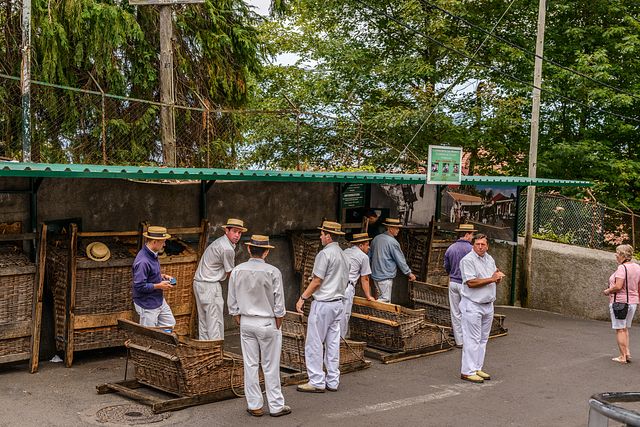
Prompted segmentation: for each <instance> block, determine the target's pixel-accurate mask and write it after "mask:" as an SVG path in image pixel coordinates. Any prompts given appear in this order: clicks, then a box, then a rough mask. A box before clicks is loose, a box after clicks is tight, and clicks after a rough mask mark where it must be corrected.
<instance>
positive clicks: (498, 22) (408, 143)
mask: <svg viewBox="0 0 640 427" xmlns="http://www.w3.org/2000/svg"><path fill="white" fill-rule="evenodd" d="M514 2H515V0H511V3H509V6H507V8H506V9H505V10H504V12H503V13H502V15H500V18H498V20H497V21H496V23H495V24H494V25H493V28H492V29H491V32H493V31H495V30H496V28H498V25H499V24H500V22H501V21H502V18H504V16H505V15H506V14H507V12H508V11H509V9H511V6H513V3H514ZM489 36H490V34H487V36H486V37H485V38H484V40H482V43H480V44H479V45H478V47H477V48H476V50H475V52H473V55H472V56H473V57H474V58H475V56H476V55H477V54H478V52H480V49H482V46H484V44H485V42H486V41H487V40H489ZM470 64H471V62H470V61H469V62H467V65H465V66H464V69H463V70H462V72H460V74H459V75H458V77H457V78H456V79H455V80H454V81H453V83H451V84H450V85H449V86H448V87H447V89H446V90H445V91H444V92H443V93H442V95H440V98H438V102H436V105H434V106H433V108H432V109H431V112H429V115H428V116H427V117H426V118H425V119H424V121H423V122H422V124H421V125H420V127H419V128H418V130H417V131H416V133H414V134H413V137H412V138H411V140H409V142H407V144H406V145H405V146H404V148H403V149H402V152H401V153H400V154H399V155H398V157H397V158H396V160H394V162H393V163H391V166H390V167H393V166H395V164H396V163H397V162H398V160H400V157H402V155H403V154H404V153H405V152H406V150H407V149H408V148H409V146H410V145H411V143H412V142H413V140H414V139H416V137H417V136H418V134H419V133H420V131H421V130H422V128H423V127H424V125H425V124H426V123H427V121H429V119H430V118H431V116H432V115H433V113H435V111H436V108H438V105H440V102H442V100H443V99H444V97H445V96H447V94H448V93H449V92H450V91H451V89H453V87H454V86H455V85H457V84H458V83H459V82H460V80H461V79H462V77H463V76H464V73H466V72H467V70H468V69H469V65H470Z"/></svg>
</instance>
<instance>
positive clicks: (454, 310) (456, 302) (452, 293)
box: [449, 282, 462, 345]
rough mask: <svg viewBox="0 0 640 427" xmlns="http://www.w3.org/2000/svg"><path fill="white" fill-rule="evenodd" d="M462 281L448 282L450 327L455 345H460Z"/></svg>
mask: <svg viewBox="0 0 640 427" xmlns="http://www.w3.org/2000/svg"><path fill="white" fill-rule="evenodd" d="M460 298H462V283H458V282H449V308H451V328H452V329H453V338H454V339H455V340H456V345H462V313H460Z"/></svg>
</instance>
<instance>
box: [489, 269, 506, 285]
mask: <svg viewBox="0 0 640 427" xmlns="http://www.w3.org/2000/svg"><path fill="white" fill-rule="evenodd" d="M504 276H505V274H504V273H503V272H502V271H500V270H496V271H494V273H493V276H491V278H492V279H493V281H494V282H496V283H500V281H501V280H502V278H503V277H504Z"/></svg>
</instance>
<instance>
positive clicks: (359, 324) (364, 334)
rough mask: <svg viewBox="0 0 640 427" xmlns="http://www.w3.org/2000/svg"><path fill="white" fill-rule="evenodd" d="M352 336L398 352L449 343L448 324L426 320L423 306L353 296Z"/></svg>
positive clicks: (438, 346) (430, 348) (435, 348)
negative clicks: (414, 307) (410, 305)
mask: <svg viewBox="0 0 640 427" xmlns="http://www.w3.org/2000/svg"><path fill="white" fill-rule="evenodd" d="M351 310H352V312H351V320H350V323H351V336H352V338H354V339H357V340H360V341H365V342H366V343H367V345H369V346H371V347H375V348H379V349H381V350H386V351H392V352H398V351H410V350H417V349H425V350H426V349H429V350H437V349H446V348H449V347H451V343H450V342H449V341H448V339H447V337H448V335H449V332H450V330H451V328H449V327H446V326H442V325H437V324H434V323H430V322H427V320H426V319H425V313H424V310H412V309H409V308H406V307H402V306H399V305H395V304H386V303H381V302H377V301H367V300H366V299H365V298H360V297H354V300H353V307H352V309H351Z"/></svg>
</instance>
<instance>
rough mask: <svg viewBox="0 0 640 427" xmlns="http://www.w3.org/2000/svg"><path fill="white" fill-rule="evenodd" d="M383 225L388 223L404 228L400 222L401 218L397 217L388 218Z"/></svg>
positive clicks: (388, 225)
mask: <svg viewBox="0 0 640 427" xmlns="http://www.w3.org/2000/svg"><path fill="white" fill-rule="evenodd" d="M382 225H386V226H387V227H398V228H402V224H400V220H399V219H396V218H387V219H385V220H384V222H383V223H382Z"/></svg>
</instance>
